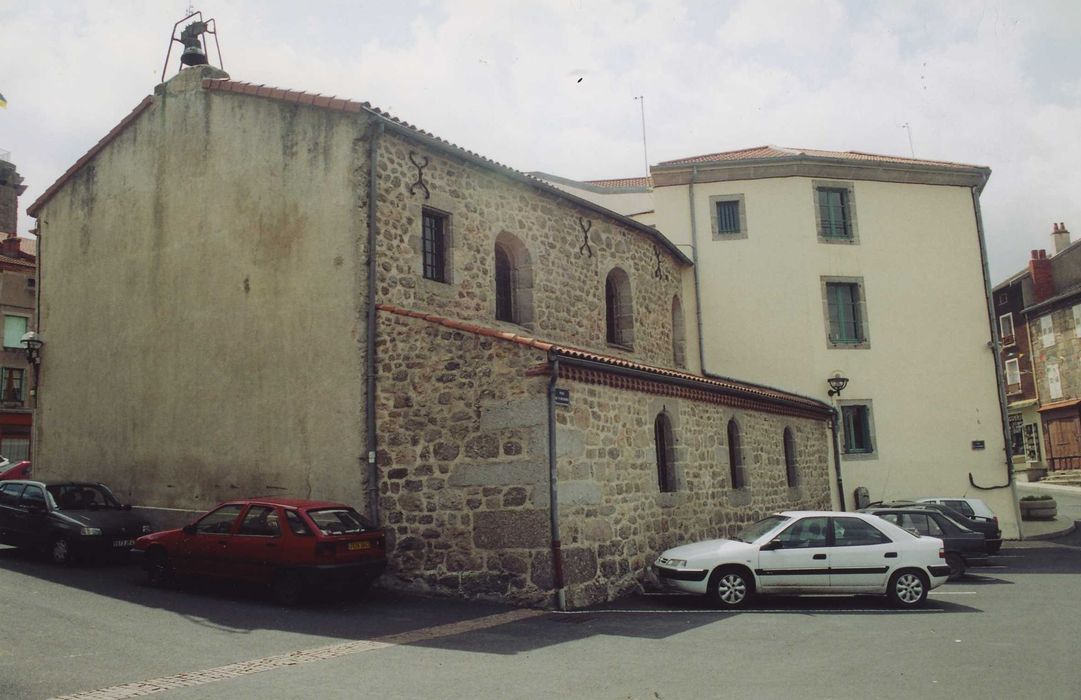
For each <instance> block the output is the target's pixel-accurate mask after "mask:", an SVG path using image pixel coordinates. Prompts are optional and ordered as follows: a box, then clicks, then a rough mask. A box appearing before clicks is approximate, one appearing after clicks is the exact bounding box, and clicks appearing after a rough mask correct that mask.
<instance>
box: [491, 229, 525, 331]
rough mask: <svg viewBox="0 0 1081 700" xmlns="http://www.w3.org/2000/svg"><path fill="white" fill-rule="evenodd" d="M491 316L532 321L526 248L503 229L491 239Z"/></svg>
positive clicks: (497, 318) (523, 321)
mask: <svg viewBox="0 0 1081 700" xmlns="http://www.w3.org/2000/svg"><path fill="white" fill-rule="evenodd" d="M495 317H496V320H499V321H508V322H510V323H517V324H518V325H520V326H531V325H532V323H533V263H532V257H531V256H530V254H529V249H528V248H526V246H525V244H524V243H522V241H521V240H520V239H519V238H518V237H517V236H515V235H513V234H510V233H507V232H506V231H503V232H502V233H500V234H499V235H498V236H497V237H496V239H495Z"/></svg>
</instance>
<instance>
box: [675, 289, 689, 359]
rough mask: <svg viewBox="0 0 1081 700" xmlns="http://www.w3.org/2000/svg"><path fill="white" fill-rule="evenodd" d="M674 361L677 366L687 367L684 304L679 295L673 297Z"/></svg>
mask: <svg viewBox="0 0 1081 700" xmlns="http://www.w3.org/2000/svg"><path fill="white" fill-rule="evenodd" d="M672 363H673V364H675V366H676V367H680V368H686V367H687V337H686V330H685V328H684V324H683V304H681V303H680V301H679V295H678V294H677V295H676V296H674V297H672Z"/></svg>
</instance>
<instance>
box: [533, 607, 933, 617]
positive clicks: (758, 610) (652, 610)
mask: <svg viewBox="0 0 1081 700" xmlns="http://www.w3.org/2000/svg"><path fill="white" fill-rule="evenodd" d="M942 610H943V608H918V609H915V610H895V609H891V608H737V609H735V610H724V609H687V608H677V609H671V608H665V609H663V610H660V609H656V608H649V609H643V610H635V609H631V608H618V609H609V610H553V611H549V613H548V614H549V615H586V616H594V615H606V614H607V615H611V614H614V613H618V614H621V615H628V614H629V615H733V614H739V615H746V614H748V613H782V612H794V613H801V614H802V613H809V612H840V613H850V612H881V613H891V614H894V613H922V612H942Z"/></svg>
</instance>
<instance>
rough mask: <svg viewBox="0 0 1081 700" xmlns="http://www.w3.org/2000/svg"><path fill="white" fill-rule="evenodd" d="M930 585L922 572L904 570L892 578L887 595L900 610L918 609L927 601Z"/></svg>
mask: <svg viewBox="0 0 1081 700" xmlns="http://www.w3.org/2000/svg"><path fill="white" fill-rule="evenodd" d="M929 588H930V584H929V583H928V581H927V576H926V574H924V573H923V572H922V571H916V570H914V569H903V570H901V571H898V572H897V573H895V574H894V575H893V576H891V577H890V585H889V588H888V589H887V594H888V595H889V597H890V602H891V603H893V604H894V605H895V606H897V607H899V608H918V607H919V606H921V605H923V604H924V602H926V601H927V592H928V589H929Z"/></svg>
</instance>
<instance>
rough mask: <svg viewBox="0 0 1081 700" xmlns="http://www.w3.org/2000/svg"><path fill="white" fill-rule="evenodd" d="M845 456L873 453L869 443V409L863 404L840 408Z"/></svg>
mask: <svg viewBox="0 0 1081 700" xmlns="http://www.w3.org/2000/svg"><path fill="white" fill-rule="evenodd" d="M841 423H842V424H843V429H844V435H845V443H844V450H845V453H846V454H861V453H864V454H865V453H868V452H874V445H873V444H872V443H871V407H870V406H867V405H864V404H853V405H850V406H841Z"/></svg>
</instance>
